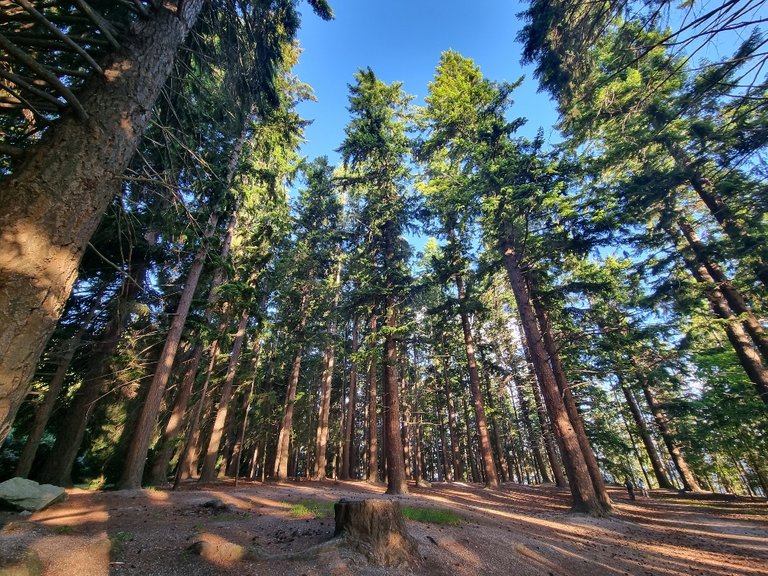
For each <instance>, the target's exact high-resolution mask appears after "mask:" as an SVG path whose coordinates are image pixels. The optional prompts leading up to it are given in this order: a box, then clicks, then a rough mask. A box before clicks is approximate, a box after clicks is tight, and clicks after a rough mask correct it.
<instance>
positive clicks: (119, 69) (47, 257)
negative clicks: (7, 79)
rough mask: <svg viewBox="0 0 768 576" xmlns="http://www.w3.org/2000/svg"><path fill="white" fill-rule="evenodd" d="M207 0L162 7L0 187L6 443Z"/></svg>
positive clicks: (0, 358)
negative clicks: (77, 110) (79, 110)
mask: <svg viewBox="0 0 768 576" xmlns="http://www.w3.org/2000/svg"><path fill="white" fill-rule="evenodd" d="M203 4H204V0H186V1H184V2H180V3H179V7H180V8H179V10H180V12H179V13H177V12H176V11H175V10H171V9H168V8H166V7H164V6H165V5H163V4H157V8H156V9H154V10H153V11H152V12H151V14H150V16H149V17H147V18H141V19H138V21H137V23H136V24H135V27H134V28H133V30H132V33H131V34H130V35H129V36H128V37H127V38H126V39H125V40H124V41H123V42H122V46H121V48H120V49H118V50H117V51H116V52H115V54H114V56H113V57H112V59H111V61H110V62H109V63H108V64H107V65H106V66H105V67H104V74H103V75H98V74H94V75H92V76H91V79H90V80H89V82H88V83H87V85H86V86H85V88H84V89H83V91H82V92H81V94H80V97H79V99H80V101H81V102H82V104H83V107H84V109H85V114H86V115H87V118H88V119H87V120H80V119H79V118H78V117H77V116H76V115H75V114H70V115H66V116H64V118H63V119H62V120H61V121H60V122H59V123H58V124H57V125H56V126H55V128H54V129H53V130H52V131H51V132H49V133H48V134H46V136H45V137H44V138H43V139H42V140H41V142H40V143H39V144H37V145H36V146H34V147H33V148H32V149H31V150H30V151H29V153H28V155H27V156H26V159H25V161H24V163H23V164H22V165H21V166H20V168H19V169H18V170H17V171H16V173H15V174H14V175H13V177H12V178H10V179H9V180H8V181H7V182H5V183H4V185H3V186H2V187H0V231H1V232H0V443H2V441H4V440H5V437H6V435H7V434H8V431H9V430H10V427H11V424H12V423H13V420H14V418H15V416H16V412H17V410H18V408H19V406H20V405H21V402H22V401H23V400H24V397H25V396H26V395H27V392H28V390H29V384H30V381H31V379H32V376H33V374H34V370H35V367H36V366H37V362H38V360H39V358H40V355H41V353H42V351H43V349H44V347H45V344H46V342H47V341H48V338H49V337H50V335H51V333H52V332H53V330H54V328H55V326H56V322H57V320H58V318H59V316H60V314H61V312H62V309H63V307H64V304H65V302H66V300H67V298H68V297H69V293H70V291H71V289H72V285H73V283H74V281H75V279H76V278H77V268H78V265H79V263H80V260H81V258H82V255H83V252H84V250H85V247H86V245H87V244H88V242H89V241H90V239H91V236H92V235H93V232H94V231H95V230H96V227H97V226H98V224H99V221H100V220H101V218H102V215H103V214H104V211H105V210H106V208H107V206H108V205H109V203H110V201H111V200H112V198H113V197H114V196H115V194H116V193H117V192H118V190H119V187H120V178H121V175H122V174H123V172H124V170H125V168H126V167H127V166H128V162H129V161H130V159H131V157H132V156H133V153H134V151H135V150H136V146H137V145H138V142H139V139H140V138H141V136H142V133H143V132H144V129H145V127H146V126H147V123H148V122H149V118H150V115H151V112H152V109H153V107H154V104H155V101H156V100H157V97H158V96H159V94H160V91H161V89H162V87H163V85H164V84H165V81H166V79H167V78H168V75H169V74H170V72H171V68H172V66H173V61H174V57H175V55H176V51H177V49H178V47H179V46H180V45H181V43H182V41H183V40H184V38H185V37H186V35H187V32H188V31H189V29H190V28H191V26H192V25H193V24H194V22H195V20H196V19H197V16H198V14H199V13H200V10H201V8H202V6H203Z"/></svg>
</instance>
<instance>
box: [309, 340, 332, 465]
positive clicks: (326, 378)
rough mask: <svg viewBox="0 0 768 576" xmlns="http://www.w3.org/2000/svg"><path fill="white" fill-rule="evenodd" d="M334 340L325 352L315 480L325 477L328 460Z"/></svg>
mask: <svg viewBox="0 0 768 576" xmlns="http://www.w3.org/2000/svg"><path fill="white" fill-rule="evenodd" d="M334 332H335V329H334V328H333V327H332V326H330V327H329V333H330V334H332V335H333V333H334ZM334 352H335V350H334V346H333V342H329V343H328V345H327V346H326V348H325V351H324V352H323V374H322V377H321V382H320V409H319V412H318V417H317V434H316V437H315V463H314V469H313V472H312V479H313V480H322V479H323V478H325V465H326V462H327V454H326V451H327V448H328V423H329V421H330V417H331V383H332V381H333V367H334V361H335V353H334Z"/></svg>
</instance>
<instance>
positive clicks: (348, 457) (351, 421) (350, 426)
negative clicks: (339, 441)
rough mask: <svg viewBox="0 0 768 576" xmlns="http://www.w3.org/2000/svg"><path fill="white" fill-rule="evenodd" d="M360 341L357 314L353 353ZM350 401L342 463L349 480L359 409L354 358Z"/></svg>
mask: <svg viewBox="0 0 768 576" xmlns="http://www.w3.org/2000/svg"><path fill="white" fill-rule="evenodd" d="M359 341H360V319H359V318H358V317H357V316H355V319H354V321H353V322H352V354H357V349H358V347H359ZM348 398H349V401H348V402H347V411H346V413H345V415H344V446H343V451H342V452H343V459H342V463H341V473H340V474H339V476H340V478H341V479H342V480H349V479H350V478H351V475H352V470H353V469H354V462H353V460H352V437H353V435H354V428H355V411H356V410H357V362H356V361H355V360H352V365H351V366H350V369H349V397H348Z"/></svg>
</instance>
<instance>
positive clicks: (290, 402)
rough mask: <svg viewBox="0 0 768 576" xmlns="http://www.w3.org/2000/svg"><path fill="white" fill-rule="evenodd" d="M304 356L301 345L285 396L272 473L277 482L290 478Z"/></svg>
mask: <svg viewBox="0 0 768 576" xmlns="http://www.w3.org/2000/svg"><path fill="white" fill-rule="evenodd" d="M303 355H304V346H303V345H301V344H300V345H299V348H298V349H297V350H296V355H295V356H294V358H293V364H292V368H291V375H290V377H289V378H288V390H287V392H286V395H285V406H284V408H283V419H282V422H281V424H280V433H279V434H278V437H277V452H276V454H275V466H274V472H273V473H272V477H273V478H274V479H275V480H286V479H287V478H288V460H289V453H288V451H289V448H290V445H291V434H292V432H293V408H294V404H295V403H296V389H297V388H298V385H299V374H300V373H301V358H302V356H303Z"/></svg>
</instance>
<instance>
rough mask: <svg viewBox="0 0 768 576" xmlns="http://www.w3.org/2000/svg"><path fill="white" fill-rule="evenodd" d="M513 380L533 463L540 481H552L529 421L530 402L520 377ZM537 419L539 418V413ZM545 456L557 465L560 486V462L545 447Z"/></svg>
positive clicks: (561, 470) (536, 436) (563, 482)
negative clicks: (539, 474)
mask: <svg viewBox="0 0 768 576" xmlns="http://www.w3.org/2000/svg"><path fill="white" fill-rule="evenodd" d="M530 377H531V381H532V380H533V378H535V375H533V374H531V375H530ZM513 380H514V383H515V390H516V392H517V400H518V402H519V403H520V412H521V416H520V418H521V419H522V421H523V426H524V427H525V431H526V432H527V434H528V438H529V439H530V442H531V452H533V460H534V464H535V465H536V467H537V468H538V469H539V471H540V472H541V477H542V481H544V482H552V479H551V478H550V477H549V471H548V470H547V464H546V462H544V455H543V454H542V453H541V450H542V447H541V436H540V435H539V434H537V433H536V431H535V430H534V428H533V422H532V421H531V405H530V402H529V401H528V398H526V397H525V391H524V390H523V383H522V382H521V381H520V378H517V377H513ZM534 393H535V391H534ZM535 398H536V396H535ZM539 419H541V414H540V415H539ZM545 441H546V439H545ZM552 452H553V451H552ZM547 456H548V457H550V461H551V460H553V459H554V463H555V464H556V465H557V468H558V469H559V472H560V482H562V485H561V486H565V485H566V482H565V477H564V476H563V469H562V468H561V467H560V462H558V460H557V457H556V456H555V454H554V452H553V453H552V455H551V456H550V450H549V448H547Z"/></svg>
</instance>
